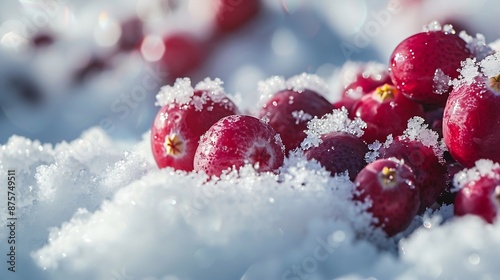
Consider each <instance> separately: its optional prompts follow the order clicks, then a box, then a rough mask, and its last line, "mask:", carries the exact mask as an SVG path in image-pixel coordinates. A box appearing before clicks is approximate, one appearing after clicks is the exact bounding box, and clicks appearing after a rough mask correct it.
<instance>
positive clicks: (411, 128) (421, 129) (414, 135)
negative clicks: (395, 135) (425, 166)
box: [400, 116, 444, 162]
mask: <svg viewBox="0 0 500 280" xmlns="http://www.w3.org/2000/svg"><path fill="white" fill-rule="evenodd" d="M427 127H428V125H427V124H425V120H424V119H423V118H421V117H418V116H417V117H413V118H411V119H409V120H408V126H407V128H406V129H405V131H404V132H403V135H401V136H400V138H401V139H408V140H410V141H419V142H421V143H422V144H423V145H424V146H426V147H431V148H432V150H433V152H434V154H435V155H436V157H437V158H438V159H439V160H440V161H441V162H444V158H443V152H444V151H443V149H442V143H441V141H439V134H438V133H437V132H435V131H433V130H432V129H429V128H427Z"/></svg>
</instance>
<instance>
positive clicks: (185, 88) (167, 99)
mask: <svg viewBox="0 0 500 280" xmlns="http://www.w3.org/2000/svg"><path fill="white" fill-rule="evenodd" d="M193 94H194V89H193V87H192V86H191V79H189V78H178V79H177V80H175V83H174V85H173V86H171V85H166V86H163V87H161V89H160V92H159V93H158V94H157V95H156V100H157V101H156V103H155V105H156V106H165V105H167V104H170V103H173V102H175V103H177V104H188V103H189V102H190V101H191V98H192V96H193Z"/></svg>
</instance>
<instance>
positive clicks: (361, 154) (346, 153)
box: [304, 132, 368, 180]
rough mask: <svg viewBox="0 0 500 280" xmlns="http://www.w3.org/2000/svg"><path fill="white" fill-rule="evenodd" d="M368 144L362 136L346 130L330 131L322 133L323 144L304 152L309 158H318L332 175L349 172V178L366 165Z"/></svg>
mask: <svg viewBox="0 0 500 280" xmlns="http://www.w3.org/2000/svg"><path fill="white" fill-rule="evenodd" d="M367 152H368V146H367V145H366V144H365V143H364V142H363V140H361V139H360V138H358V137H356V136H354V135H352V134H349V133H345V132H330V133H327V134H323V135H321V144H319V145H318V146H317V147H311V148H309V149H307V150H306V151H305V152H304V155H305V156H306V157H307V159H309V160H311V159H315V160H317V161H318V162H319V163H320V164H321V165H322V166H323V167H325V169H326V170H328V171H330V173H331V174H332V175H335V174H339V173H342V172H345V171H346V170H347V171H348V172H349V178H350V179H351V180H354V178H356V175H357V174H358V173H359V171H361V169H363V167H365V166H366V161H365V154H366V153H367Z"/></svg>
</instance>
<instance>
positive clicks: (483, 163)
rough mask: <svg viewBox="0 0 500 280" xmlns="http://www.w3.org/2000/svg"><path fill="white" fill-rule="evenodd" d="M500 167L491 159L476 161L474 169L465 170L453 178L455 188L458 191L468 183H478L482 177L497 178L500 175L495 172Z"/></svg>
mask: <svg viewBox="0 0 500 280" xmlns="http://www.w3.org/2000/svg"><path fill="white" fill-rule="evenodd" d="M499 168H500V165H499V164H498V163H497V162H493V161H491V160H489V159H480V160H478V161H476V163H475V165H474V167H472V168H469V169H464V170H462V171H460V172H458V173H457V174H455V176H454V177H453V187H454V190H455V191H457V190H459V189H461V188H463V186H464V185H465V184H467V183H470V182H472V181H476V180H478V179H479V178H481V177H491V178H493V177H496V176H498V174H496V173H495V172H493V170H495V169H499Z"/></svg>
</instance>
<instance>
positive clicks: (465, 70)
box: [450, 58, 480, 88]
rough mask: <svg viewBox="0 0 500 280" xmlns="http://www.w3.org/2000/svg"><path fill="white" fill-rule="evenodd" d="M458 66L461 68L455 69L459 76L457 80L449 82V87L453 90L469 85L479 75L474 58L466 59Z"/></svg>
mask: <svg viewBox="0 0 500 280" xmlns="http://www.w3.org/2000/svg"><path fill="white" fill-rule="evenodd" d="M460 64H461V68H460V69H457V70H458V71H459V72H460V75H459V76H458V78H457V79H453V80H451V81H450V85H451V86H453V87H455V88H458V87H460V86H463V85H470V84H471V83H472V82H473V81H474V79H475V78H476V77H478V76H479V75H480V72H479V67H478V66H477V63H476V58H467V59H466V60H465V61H462V62H461V63H460Z"/></svg>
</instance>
